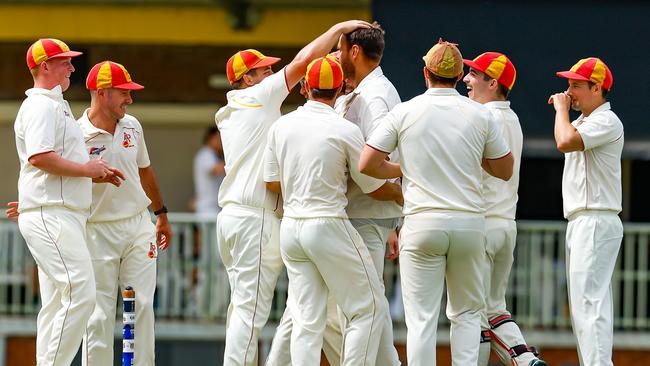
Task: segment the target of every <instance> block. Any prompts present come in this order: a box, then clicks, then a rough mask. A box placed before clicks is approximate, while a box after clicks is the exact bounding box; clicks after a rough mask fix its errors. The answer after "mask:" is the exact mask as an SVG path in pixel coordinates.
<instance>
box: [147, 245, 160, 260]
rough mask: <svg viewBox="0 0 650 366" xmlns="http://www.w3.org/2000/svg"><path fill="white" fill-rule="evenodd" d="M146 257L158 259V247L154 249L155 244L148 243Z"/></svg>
mask: <svg viewBox="0 0 650 366" xmlns="http://www.w3.org/2000/svg"><path fill="white" fill-rule="evenodd" d="M147 255H148V256H149V258H151V259H153V258H157V257H158V247H156V244H154V243H149V253H147Z"/></svg>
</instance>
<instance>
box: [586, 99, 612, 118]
mask: <svg viewBox="0 0 650 366" xmlns="http://www.w3.org/2000/svg"><path fill="white" fill-rule="evenodd" d="M605 103H607V99H605V98H602V99H599V100H597V101H595V102H594V103H591V104H589V105H587V106H584V107H583V108H582V109H581V110H580V112H581V113H582V115H583V116H584V117H589V115H590V114H592V113H593V112H594V111H595V110H596V109H597V108H598V107H600V106H601V105H603V104H605Z"/></svg>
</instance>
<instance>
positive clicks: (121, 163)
mask: <svg viewBox="0 0 650 366" xmlns="http://www.w3.org/2000/svg"><path fill="white" fill-rule="evenodd" d="M78 122H79V126H80V127H81V130H82V131H83V134H84V139H85V143H86V151H87V153H88V156H89V157H90V159H99V158H102V159H104V160H105V161H106V162H107V163H108V165H110V166H113V167H115V168H117V169H119V170H120V171H122V173H124V176H125V178H126V179H125V180H124V181H123V182H122V184H121V185H120V186H119V187H116V186H114V185H112V184H107V183H95V184H93V186H92V192H93V200H92V205H91V211H90V217H89V218H88V221H89V222H102V221H114V220H121V219H125V218H129V217H133V216H135V215H137V214H139V213H140V212H142V210H144V209H146V208H147V207H149V205H150V204H151V200H149V198H148V197H147V194H146V193H145V191H144V189H143V188H142V184H141V182H140V173H139V169H140V168H146V167H148V166H149V165H150V161H149V153H148V152H147V144H146V143H145V141H144V132H143V130H142V125H140V122H139V121H138V120H137V119H136V118H135V117H133V116H131V115H128V114H127V115H125V116H124V118H122V119H120V120H119V121H118V122H117V126H116V128H115V133H114V134H110V133H109V132H107V131H104V130H102V129H99V128H97V127H95V126H94V125H93V124H92V122H91V121H90V119H89V118H88V110H86V111H85V112H84V114H83V115H82V116H81V118H79V120H78Z"/></svg>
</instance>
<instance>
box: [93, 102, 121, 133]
mask: <svg viewBox="0 0 650 366" xmlns="http://www.w3.org/2000/svg"><path fill="white" fill-rule="evenodd" d="M88 119H89V120H90V123H92V124H93V126H95V127H97V128H99V129H100V130H104V131H106V132H108V133H110V134H111V135H112V134H114V133H115V128H116V127H117V120H116V119H115V118H113V117H112V116H110V115H109V114H108V113H106V112H105V111H103V110H102V109H101V108H99V107H98V106H97V105H92V104H91V106H90V109H89V110H88Z"/></svg>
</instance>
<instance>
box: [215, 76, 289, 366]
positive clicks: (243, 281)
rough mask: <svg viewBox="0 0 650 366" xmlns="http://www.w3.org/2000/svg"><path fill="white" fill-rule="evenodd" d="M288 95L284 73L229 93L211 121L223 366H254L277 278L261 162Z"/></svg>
mask: <svg viewBox="0 0 650 366" xmlns="http://www.w3.org/2000/svg"><path fill="white" fill-rule="evenodd" d="M287 95H289V89H288V86H287V82H286V79H285V74H284V69H282V70H281V71H279V72H277V73H275V74H273V75H271V76H269V77H267V78H265V79H264V80H262V82H260V83H259V84H256V85H254V86H252V87H248V88H246V89H241V90H231V91H229V92H228V94H227V95H226V96H227V98H228V104H227V105H225V106H224V107H222V108H221V109H219V111H218V112H217V114H216V116H215V121H216V123H217V126H218V127H219V131H220V133H221V140H222V143H223V150H224V155H225V162H226V166H225V170H226V176H225V177H224V179H223V182H222V183H221V188H220V189H219V206H221V207H222V211H221V212H220V213H219V216H218V217H217V242H218V245H219V253H220V254H221V259H222V260H223V263H224V266H225V267H226V270H227V271H228V279H229V281H230V289H231V290H230V292H231V296H230V306H229V307H228V320H227V331H226V346H225V351H224V365H225V366H229V365H233V366H248V365H256V364H257V343H258V338H259V333H260V331H261V329H262V327H263V326H264V324H266V321H267V320H268V317H269V313H270V311H271V301H272V300H273V291H274V289H275V284H276V281H277V278H278V276H279V274H280V272H281V270H282V259H281V257H280V242H279V238H280V236H279V235H280V220H279V218H278V214H279V211H280V206H281V203H282V199H281V197H280V196H279V195H277V194H274V193H272V192H270V191H268V190H267V189H266V187H265V184H264V180H263V156H264V148H265V147H266V140H267V134H268V131H269V128H271V125H272V124H273V123H274V122H275V121H276V120H277V119H278V118H279V117H280V106H281V105H282V102H283V101H284V99H285V98H286V97H287Z"/></svg>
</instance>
